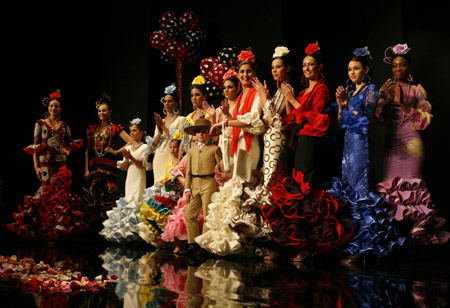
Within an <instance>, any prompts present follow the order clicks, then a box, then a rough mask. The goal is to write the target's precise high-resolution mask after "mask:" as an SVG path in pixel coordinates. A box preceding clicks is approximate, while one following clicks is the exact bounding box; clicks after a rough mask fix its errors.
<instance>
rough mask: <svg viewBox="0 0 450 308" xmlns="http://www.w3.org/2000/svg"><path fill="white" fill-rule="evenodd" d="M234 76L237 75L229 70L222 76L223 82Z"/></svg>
mask: <svg viewBox="0 0 450 308" xmlns="http://www.w3.org/2000/svg"><path fill="white" fill-rule="evenodd" d="M234 76H237V73H236V72H235V71H234V70H232V69H229V70H228V71H227V72H226V73H225V74H224V75H223V80H227V79H228V78H230V77H234Z"/></svg>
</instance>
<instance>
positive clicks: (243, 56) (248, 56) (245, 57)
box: [237, 50, 255, 62]
mask: <svg viewBox="0 0 450 308" xmlns="http://www.w3.org/2000/svg"><path fill="white" fill-rule="evenodd" d="M237 58H238V61H239V62H242V61H250V62H253V61H255V55H254V54H253V52H251V50H243V51H241V53H240V54H239V55H238V56H237Z"/></svg>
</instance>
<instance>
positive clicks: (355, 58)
mask: <svg viewBox="0 0 450 308" xmlns="http://www.w3.org/2000/svg"><path fill="white" fill-rule="evenodd" d="M350 61H357V62H359V63H361V64H362V66H363V67H368V66H369V62H370V57H369V56H353V57H352V58H351V59H350ZM350 61H349V62H350Z"/></svg>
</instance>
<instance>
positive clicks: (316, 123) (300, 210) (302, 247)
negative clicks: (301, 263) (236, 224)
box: [262, 83, 354, 253]
mask: <svg viewBox="0 0 450 308" xmlns="http://www.w3.org/2000/svg"><path fill="white" fill-rule="evenodd" d="M297 100H298V101H299V102H300V106H299V107H298V108H297V109H295V110H294V111H293V112H292V113H290V114H288V115H286V117H285V122H286V123H287V124H288V125H290V127H292V131H291V141H290V144H289V145H290V147H291V148H296V151H295V161H294V169H293V171H292V177H285V178H284V179H283V180H282V182H281V184H277V185H275V186H273V187H272V188H271V193H272V197H271V199H272V203H271V204H267V205H264V206H263V207H262V214H263V216H264V219H265V221H266V222H267V223H268V224H269V226H270V228H271V233H270V235H271V237H272V239H273V240H274V241H275V243H277V244H279V245H281V246H288V247H293V248H295V249H296V250H299V251H304V252H309V253H319V252H326V251H329V250H332V249H333V248H334V247H337V246H340V245H343V244H345V243H346V242H348V241H349V240H350V237H351V236H352V235H353V232H354V226H353V224H352V223H351V221H350V219H349V218H347V216H348V214H347V210H348V209H347V207H346V204H345V203H344V202H342V201H340V200H338V199H336V198H335V197H333V196H332V195H331V194H330V193H327V192H326V191H324V190H322V189H319V188H317V187H315V186H314V185H311V186H310V183H319V182H320V181H319V180H318V179H317V177H318V175H317V173H316V168H317V166H316V164H317V163H316V162H315V160H314V158H315V155H316V152H317V150H318V146H319V144H320V138H321V137H323V136H324V135H325V132H326V130H327V128H328V126H329V123H330V120H329V117H328V115H326V114H324V113H323V112H324V110H325V107H326V106H327V105H328V100H329V92H328V88H327V87H326V86H325V85H324V84H323V83H317V84H316V85H315V87H314V88H313V90H312V91H310V92H308V93H306V94H305V90H303V91H302V92H300V93H299V96H298V98H297Z"/></svg>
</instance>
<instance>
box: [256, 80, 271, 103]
mask: <svg viewBox="0 0 450 308" xmlns="http://www.w3.org/2000/svg"><path fill="white" fill-rule="evenodd" d="M252 84H253V86H254V87H255V89H256V91H257V92H258V95H259V98H260V99H261V101H262V102H266V100H267V98H268V97H269V90H268V89H267V83H266V81H265V80H264V84H262V83H261V81H259V79H258V78H257V77H255V78H253V81H252Z"/></svg>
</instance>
